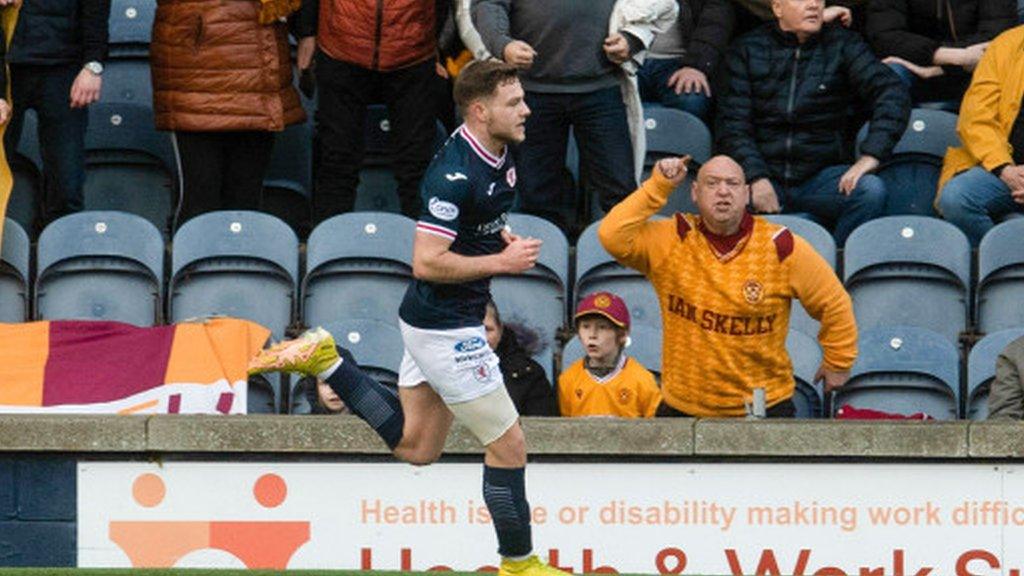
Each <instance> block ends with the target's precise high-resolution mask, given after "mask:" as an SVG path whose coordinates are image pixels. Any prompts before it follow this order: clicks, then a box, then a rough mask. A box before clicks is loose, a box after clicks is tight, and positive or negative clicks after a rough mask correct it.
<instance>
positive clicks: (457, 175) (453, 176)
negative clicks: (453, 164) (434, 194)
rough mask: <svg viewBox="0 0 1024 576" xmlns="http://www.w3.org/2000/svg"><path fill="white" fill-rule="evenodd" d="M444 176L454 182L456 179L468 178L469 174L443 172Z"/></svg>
mask: <svg viewBox="0 0 1024 576" xmlns="http://www.w3.org/2000/svg"><path fill="white" fill-rule="evenodd" d="M444 177H445V178H447V179H448V181H449V182H455V181H457V180H469V176H466V175H465V174H463V173H462V172H455V173H454V174H445V175H444Z"/></svg>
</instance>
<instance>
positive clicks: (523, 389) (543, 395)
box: [484, 300, 558, 416]
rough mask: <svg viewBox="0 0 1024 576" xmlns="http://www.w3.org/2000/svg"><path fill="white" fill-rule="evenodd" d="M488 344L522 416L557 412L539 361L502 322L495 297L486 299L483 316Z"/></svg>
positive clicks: (550, 388) (551, 414) (548, 414)
mask: <svg viewBox="0 0 1024 576" xmlns="http://www.w3.org/2000/svg"><path fill="white" fill-rule="evenodd" d="M484 329H486V331H487V344H489V345H490V346H491V349H492V350H494V352H495V354H497V355H498V362H499V363H498V367H499V368H500V369H501V376H502V378H504V380H505V388H507V389H508V395H509V396H511V397H512V403H513V404H515V405H516V410H518V411H519V415H520V416H558V399H557V397H556V396H555V391H554V388H552V387H551V383H550V382H548V377H547V375H545V373H544V369H543V368H541V366H540V364H538V363H537V362H536V361H534V360H533V358H530V354H529V353H528V352H527V351H526V349H525V348H524V347H523V346H522V345H520V344H519V338H518V337H517V336H516V333H515V331H514V330H512V329H511V327H509V328H506V326H505V325H504V324H502V323H501V315H500V314H498V307H497V305H495V304H494V301H493V300H490V301H488V302H487V314H486V315H485V316H484Z"/></svg>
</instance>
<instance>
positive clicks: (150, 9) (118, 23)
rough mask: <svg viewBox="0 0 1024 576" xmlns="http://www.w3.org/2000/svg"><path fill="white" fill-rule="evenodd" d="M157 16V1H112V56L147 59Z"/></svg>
mask: <svg viewBox="0 0 1024 576" xmlns="http://www.w3.org/2000/svg"><path fill="white" fill-rule="evenodd" d="M155 16H156V0H111V3H110V20H109V22H108V28H109V44H110V56H111V57H112V58H120V57H126V56H134V57H143V58H145V57H147V56H148V55H149V43H150V39H151V37H152V30H153V19H154V17H155ZM104 79H106V77H104ZM104 88H106V86H104Z"/></svg>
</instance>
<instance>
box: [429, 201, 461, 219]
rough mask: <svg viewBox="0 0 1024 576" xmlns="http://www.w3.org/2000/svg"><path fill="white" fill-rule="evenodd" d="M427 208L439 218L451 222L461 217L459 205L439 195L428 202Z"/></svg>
mask: <svg viewBox="0 0 1024 576" xmlns="http://www.w3.org/2000/svg"><path fill="white" fill-rule="evenodd" d="M427 208H428V209H429V210H430V213H431V214H433V215H434V217H435V218H437V219H438V220H444V221H446V222H451V221H452V220H455V219H456V218H458V217H459V207H458V206H456V205H455V204H452V203H451V202H445V201H444V200H441V199H440V198H438V197H437V196H434V197H433V198H431V199H430V201H429V202H428V203H427Z"/></svg>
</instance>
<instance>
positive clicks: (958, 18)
mask: <svg viewBox="0 0 1024 576" xmlns="http://www.w3.org/2000/svg"><path fill="white" fill-rule="evenodd" d="M1016 22H1017V5H1016V2H1015V1H1014V0H958V1H956V2H953V1H952V0H871V1H870V2H869V3H868V11H867V22H866V25H865V34H866V36H867V38H868V41H869V42H870V43H871V48H872V49H873V50H874V51H875V54H876V55H877V56H878V57H879V58H881V59H882V61H883V62H885V63H886V64H888V65H889V66H891V67H892V68H893V70H895V71H896V73H897V74H898V75H899V76H900V79H901V80H903V81H904V82H905V83H906V84H907V87H908V88H910V89H911V94H912V96H913V98H914V101H915V102H946V103H948V104H947V105H946V106H945V107H946V108H949V109H951V110H956V109H958V108H959V107H960V100H961V99H962V98H963V96H964V92H965V91H966V90H967V85H968V84H970V82H971V73H972V72H973V71H974V68H975V67H976V66H977V65H978V60H979V59H980V58H981V55H982V53H984V51H985V48H986V47H987V46H988V43H989V41H990V40H992V39H993V38H995V37H996V36H997V35H999V34H1000V33H1001V32H1003V31H1004V30H1008V29H1010V28H1011V27H1013V26H1014V25H1016Z"/></svg>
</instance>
